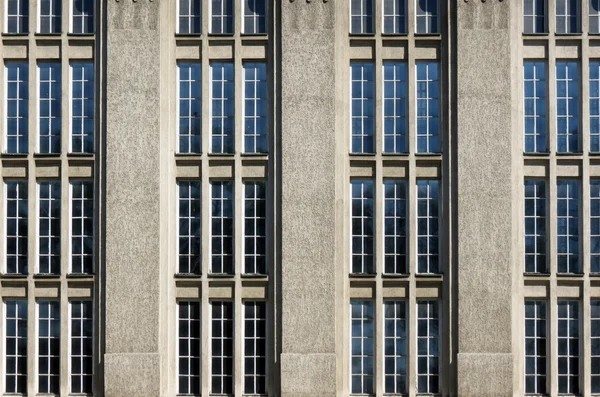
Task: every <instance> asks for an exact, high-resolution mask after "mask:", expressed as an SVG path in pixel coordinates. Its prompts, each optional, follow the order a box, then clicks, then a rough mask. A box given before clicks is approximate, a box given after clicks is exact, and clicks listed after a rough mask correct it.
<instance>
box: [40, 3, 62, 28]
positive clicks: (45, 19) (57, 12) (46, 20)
mask: <svg viewBox="0 0 600 397" xmlns="http://www.w3.org/2000/svg"><path fill="white" fill-rule="evenodd" d="M39 7H40V8H39V12H40V14H39V15H40V16H39V26H38V29H39V33H42V34H54V33H60V32H61V30H62V29H61V13H62V9H61V8H62V1H61V0H40V2H39Z"/></svg>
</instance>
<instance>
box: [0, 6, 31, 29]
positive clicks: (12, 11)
mask: <svg viewBox="0 0 600 397" xmlns="http://www.w3.org/2000/svg"><path fill="white" fill-rule="evenodd" d="M5 4H6V10H5V11H6V28H5V29H6V33H27V32H29V0H6V3H5Z"/></svg>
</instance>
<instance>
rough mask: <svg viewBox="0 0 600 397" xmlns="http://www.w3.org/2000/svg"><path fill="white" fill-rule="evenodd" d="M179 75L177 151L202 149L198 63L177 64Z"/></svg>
mask: <svg viewBox="0 0 600 397" xmlns="http://www.w3.org/2000/svg"><path fill="white" fill-rule="evenodd" d="M177 72H178V76H179V91H178V92H179V148H178V150H179V153H200V152H201V151H202V146H201V140H202V78H201V75H202V70H201V67H200V64H199V63H183V62H180V63H178V64H177Z"/></svg>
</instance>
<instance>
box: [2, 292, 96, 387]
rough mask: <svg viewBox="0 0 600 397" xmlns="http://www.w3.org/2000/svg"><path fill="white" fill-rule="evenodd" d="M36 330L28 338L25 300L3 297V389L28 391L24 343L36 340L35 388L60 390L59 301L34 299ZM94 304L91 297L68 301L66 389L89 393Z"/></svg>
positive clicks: (91, 373) (91, 376) (91, 367)
mask: <svg viewBox="0 0 600 397" xmlns="http://www.w3.org/2000/svg"><path fill="white" fill-rule="evenodd" d="M35 316H36V320H35V324H37V329H36V331H37V333H36V339H35V340H34V341H28V339H27V318H28V314H27V301H26V300H5V301H4V357H3V366H4V372H3V373H4V374H5V377H4V388H3V389H4V390H3V392H4V393H7V394H19V395H26V394H27V383H28V380H27V378H28V376H29V375H32V374H28V373H27V359H28V357H27V350H28V349H27V345H28V342H31V343H36V349H35V351H36V352H37V357H36V365H35V366H34V368H36V370H37V379H38V382H37V388H38V389H37V392H38V393H40V394H53V395H58V394H59V393H60V376H61V373H60V361H61V356H60V352H61V337H64V336H61V334H60V330H61V318H60V302H59V301H45V300H38V301H37V302H36V313H35ZM93 317H94V316H93V305H92V302H91V301H74V300H72V301H70V302H69V335H68V338H69V341H68V342H69V343H68V346H69V353H68V354H69V358H68V360H69V365H68V367H69V373H68V375H69V385H70V386H69V390H70V393H71V394H91V393H92V392H93V390H92V378H93V348H94V345H93V335H94V321H93Z"/></svg>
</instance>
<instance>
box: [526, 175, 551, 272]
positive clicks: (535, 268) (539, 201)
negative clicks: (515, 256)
mask: <svg viewBox="0 0 600 397" xmlns="http://www.w3.org/2000/svg"><path fill="white" fill-rule="evenodd" d="M547 271H548V268H547V261H546V183H545V182H544V181H541V180H532V179H528V180H525V273H546V272H547Z"/></svg>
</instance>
